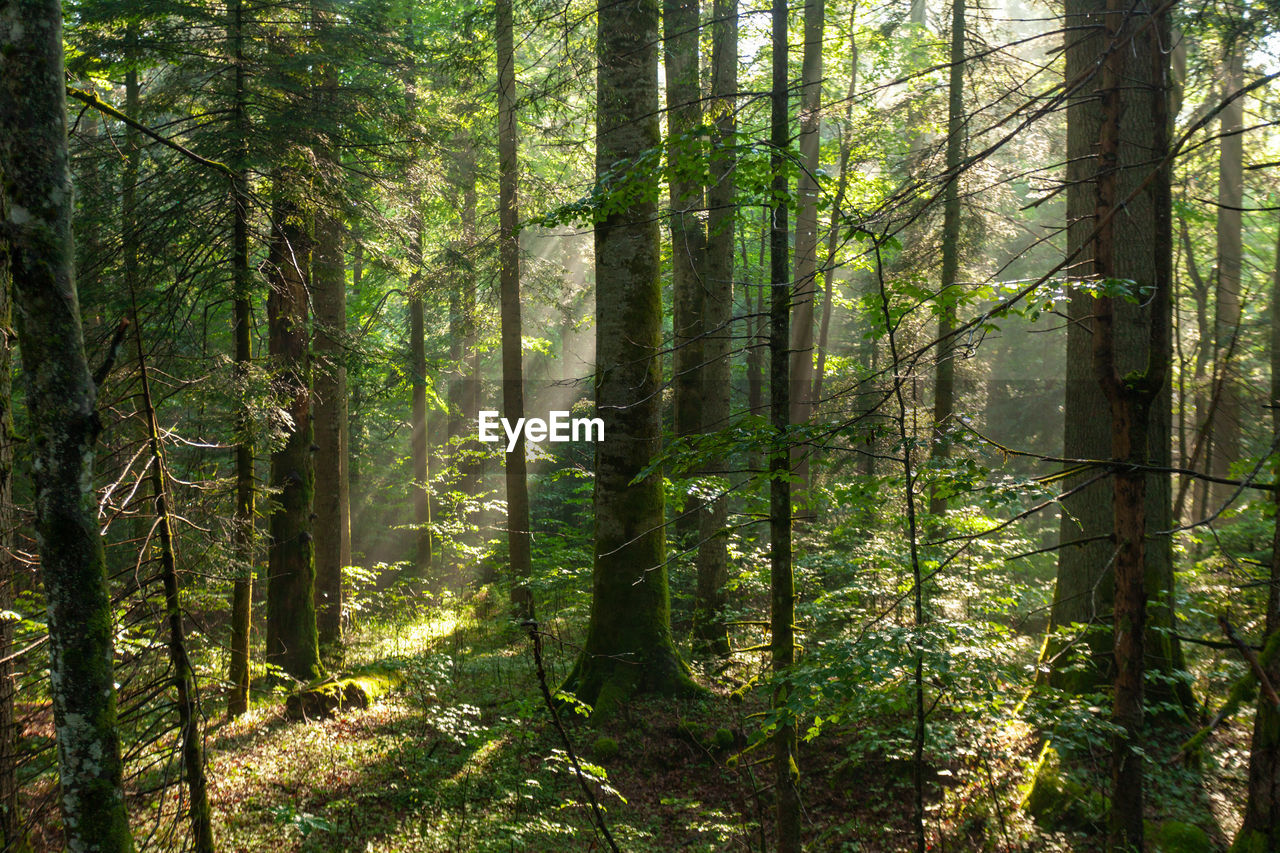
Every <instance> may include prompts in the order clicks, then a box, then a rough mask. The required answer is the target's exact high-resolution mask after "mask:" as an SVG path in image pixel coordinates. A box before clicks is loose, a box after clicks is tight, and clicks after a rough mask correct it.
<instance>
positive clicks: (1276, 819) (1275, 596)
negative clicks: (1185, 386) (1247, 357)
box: [1231, 237, 1280, 853]
mask: <svg viewBox="0 0 1280 853" xmlns="http://www.w3.org/2000/svg"><path fill="white" fill-rule="evenodd" d="M1271 423H1272V434H1273V436H1274V439H1276V440H1280V237H1277V239H1276V260H1275V267H1274V269H1273V270H1272V276H1271ZM1272 471H1273V473H1272V477H1271V481H1272V482H1273V483H1276V482H1280V470H1276V468H1275V467H1273V469H1272ZM1271 497H1272V501H1273V502H1274V503H1276V504H1277V506H1278V507H1280V491H1276V492H1272V494H1271ZM1268 568H1269V573H1268V577H1267V580H1268V582H1269V583H1268V586H1267V599H1266V600H1267V610H1266V617H1265V621H1264V623H1263V624H1264V626H1265V637H1266V639H1265V642H1264V644H1263V648H1264V651H1263V654H1262V655H1261V656H1260V658H1261V659H1262V660H1269V663H1265V664H1263V666H1264V667H1265V673H1266V676H1267V678H1268V679H1269V680H1270V682H1271V685H1272V687H1273V688H1274V687H1275V685H1278V684H1280V648H1277V647H1280V514H1277V516H1276V524H1275V529H1274V531H1273V535H1272V538H1271V563H1270V566H1269V567H1268ZM1276 850H1280V708H1277V707H1276V706H1275V705H1273V704H1272V703H1271V702H1269V701H1268V700H1267V695H1266V692H1265V691H1259V692H1258V710H1257V714H1256V715H1255V716H1254V718H1253V737H1252V740H1251V741H1250V744H1249V789H1248V797H1247V798H1246V800H1245V805H1244V818H1243V820H1241V822H1240V830H1239V832H1237V833H1236V838H1235V843H1234V844H1232V845H1231V851H1232V853H1274V851H1276Z"/></svg>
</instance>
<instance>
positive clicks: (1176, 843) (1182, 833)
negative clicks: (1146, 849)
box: [1147, 820, 1214, 853]
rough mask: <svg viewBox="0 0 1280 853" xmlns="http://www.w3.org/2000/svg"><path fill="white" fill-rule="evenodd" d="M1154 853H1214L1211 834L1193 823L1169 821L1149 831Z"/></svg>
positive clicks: (1148, 835)
mask: <svg viewBox="0 0 1280 853" xmlns="http://www.w3.org/2000/svg"><path fill="white" fill-rule="evenodd" d="M1147 838H1148V839H1149V843H1150V847H1151V850H1152V851H1154V853H1213V849H1214V848H1213V842H1212V841H1211V840H1210V839H1209V833H1207V832H1205V831H1204V830H1203V829H1201V828H1200V827H1198V826H1196V825H1195V824H1193V823H1183V822H1181V821H1177V820H1167V821H1164V822H1162V823H1158V824H1155V825H1154V826H1150V827H1148V829H1147Z"/></svg>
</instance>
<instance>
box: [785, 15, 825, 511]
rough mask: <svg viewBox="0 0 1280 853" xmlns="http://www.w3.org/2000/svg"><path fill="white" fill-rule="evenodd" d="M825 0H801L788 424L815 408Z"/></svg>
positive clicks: (798, 454) (804, 490)
mask: <svg viewBox="0 0 1280 853" xmlns="http://www.w3.org/2000/svg"><path fill="white" fill-rule="evenodd" d="M825 23H826V2H825V0H805V4H804V55H803V59H802V60H801V66H800V67H801V71H800V140H799V142H800V177H799V178H798V179H797V181H796V233H795V275H794V281H793V285H792V286H793V289H794V294H795V296H794V300H795V308H794V314H795V316H794V318H792V319H793V322H792V323H791V382H792V383H793V384H794V388H793V389H792V390H791V393H790V395H789V396H790V398H791V399H790V406H791V415H790V418H791V423H793V424H803V423H808V421H809V418H810V416H811V415H812V412H813V403H814V401H813V399H812V393H813V343H814V341H813V338H814V335H813V331H814V329H813V325H814V324H813V313H814V312H813V303H814V300H815V298H816V297H817V293H818V290H817V280H818V278H817V276H818V177H817V174H818V154H819V150H820V148H821V143H822V139H821V135H820V133H819V131H820V130H821V127H822V114H821V108H822V48H823V44H822V39H823V32H824V26H825ZM808 452H809V451H808V448H807V447H796V448H795V449H794V450H793V451H792V461H793V467H794V469H795V473H796V479H797V482H798V483H799V484H800V494H799V495H797V496H796V497H798V499H799V500H798V502H799V503H800V504H801V510H800V513H801V516H802V517H806V518H807V517H811V516H812V508H811V504H812V501H813V497H812V495H811V494H810V487H811V485H812V484H811V483H810V468H809V458H808Z"/></svg>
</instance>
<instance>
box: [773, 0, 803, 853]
mask: <svg viewBox="0 0 1280 853" xmlns="http://www.w3.org/2000/svg"><path fill="white" fill-rule="evenodd" d="M772 24H773V26H772V40H773V69H772V71H773V81H772V82H773V90H772V93H771V96H770V102H771V103H770V107H771V108H770V131H769V142H770V144H771V146H772V152H771V154H770V158H769V159H770V168H771V169H772V171H773V198H774V202H773V208H772V211H771V213H772V217H771V218H772V222H771V231H770V233H769V269H770V276H769V278H770V286H769V294H770V298H769V315H770V323H769V420H770V423H771V425H772V427H773V432H774V442H775V446H774V447H773V448H771V450H770V453H769V590H770V608H769V635H770V637H771V644H770V645H771V658H772V664H773V674H774V678H776V679H779V680H778V682H777V686H776V687H775V688H774V695H773V705H774V708H775V709H779V710H780V711H781V713H780V716H779V720H778V723H777V729H776V730H775V731H774V733H773V770H774V787H775V794H774V795H775V797H776V810H775V829H776V835H777V838H776V845H777V850H778V853H799V852H800V793H799V790H798V788H797V784H798V782H799V776H800V771H799V769H798V766H797V763H796V725H795V720H794V719H792V718H791V717H789V716H788V715H787V712H786V710H785V709H786V706H787V702H788V698H789V697H788V690H787V688H786V686H785V682H784V681H782V680H781V679H782V678H783V677H785V676H786V674H787V671H788V670H789V669H790V668H791V666H792V664H794V663H795V654H796V643H795V627H794V626H795V621H796V617H795V610H796V606H795V581H794V577H793V575H792V567H791V477H790V467H791V454H790V451H789V448H788V446H787V442H786V430H787V427H788V425H789V423H790V419H791V400H790V396H791V377H790V375H789V374H790V367H791V359H790V358H789V354H788V352H787V350H788V349H789V345H790V343H791V330H790V328H789V326H790V322H791V286H790V284H791V282H790V275H789V273H790V269H789V264H788V258H787V236H788V235H787V202H786V199H787V191H788V187H787V172H786V161H785V158H784V154H783V152H784V151H785V149H786V146H787V139H788V137H789V135H790V128H789V121H788V115H787V52H788V51H787V3H786V0H774V2H773V9H772ZM806 29H807V28H806Z"/></svg>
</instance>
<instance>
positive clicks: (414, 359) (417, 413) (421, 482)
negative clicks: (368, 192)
mask: <svg viewBox="0 0 1280 853" xmlns="http://www.w3.org/2000/svg"><path fill="white" fill-rule="evenodd" d="M410 253H411V254H412V255H414V256H415V257H416V258H417V259H418V260H417V263H418V264H419V267H418V269H416V270H415V271H414V274H413V278H412V279H411V280H410V282H409V293H410V296H409V359H410V360H409V371H410V373H411V375H412V381H411V386H412V387H411V393H412V397H413V399H412V404H411V407H412V412H411V419H412V420H411V426H412V431H411V433H410V450H411V454H412V456H413V526H414V543H415V548H414V563H415V569H416V571H417V575H418V579H419V580H426V579H427V576H428V574H429V572H430V571H431V563H432V546H433V542H432V539H433V537H432V533H431V492H430V480H431V470H430V462H429V460H428V456H427V344H426V338H425V332H424V327H425V324H426V321H425V319H424V317H423V312H422V295H421V293H419V292H418V288H420V287H421V258H422V235H421V232H420V231H419V232H418V233H417V234H415V236H414V248H411V250H410Z"/></svg>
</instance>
